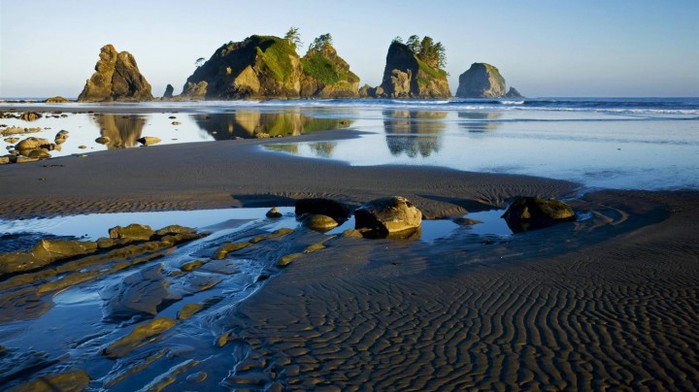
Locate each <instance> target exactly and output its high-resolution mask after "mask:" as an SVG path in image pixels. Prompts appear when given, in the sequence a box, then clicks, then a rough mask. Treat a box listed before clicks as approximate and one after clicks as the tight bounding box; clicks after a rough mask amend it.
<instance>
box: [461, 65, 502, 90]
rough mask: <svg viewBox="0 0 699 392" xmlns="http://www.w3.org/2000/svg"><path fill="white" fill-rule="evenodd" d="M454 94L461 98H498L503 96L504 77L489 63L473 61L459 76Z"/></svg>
mask: <svg viewBox="0 0 699 392" xmlns="http://www.w3.org/2000/svg"><path fill="white" fill-rule="evenodd" d="M456 96H457V97H461V98H498V97H503V96H505V78H503V77H502V75H500V71H498V69H497V68H495V67H493V66H492V65H490V64H486V63H473V64H471V68H469V69H468V71H466V72H464V73H462V74H461V75H460V76H459V88H458V89H457V90H456Z"/></svg>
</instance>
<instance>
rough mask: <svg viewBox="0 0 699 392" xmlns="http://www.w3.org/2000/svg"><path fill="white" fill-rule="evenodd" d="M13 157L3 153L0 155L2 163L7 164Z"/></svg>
mask: <svg viewBox="0 0 699 392" xmlns="http://www.w3.org/2000/svg"><path fill="white" fill-rule="evenodd" d="M11 162H12V160H11V157H10V156H8V155H3V156H0V165H7V164H8V163H11Z"/></svg>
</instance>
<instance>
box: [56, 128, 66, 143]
mask: <svg viewBox="0 0 699 392" xmlns="http://www.w3.org/2000/svg"><path fill="white" fill-rule="evenodd" d="M66 140H68V131H66V130H61V131H59V132H58V133H57V134H56V137H55V138H54V140H53V141H54V143H56V144H63V143H65V141H66Z"/></svg>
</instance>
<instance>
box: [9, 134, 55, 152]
mask: <svg viewBox="0 0 699 392" xmlns="http://www.w3.org/2000/svg"><path fill="white" fill-rule="evenodd" d="M50 146H51V142H50V141H49V139H44V138H38V137H33V136H30V137H28V138H26V139H24V140H22V141H21V142H19V143H17V145H16V146H15V149H17V150H18V151H20V152H21V151H26V152H29V151H31V150H37V149H41V148H44V149H47V150H48V149H50V148H51V147H50ZM22 155H27V154H25V153H22Z"/></svg>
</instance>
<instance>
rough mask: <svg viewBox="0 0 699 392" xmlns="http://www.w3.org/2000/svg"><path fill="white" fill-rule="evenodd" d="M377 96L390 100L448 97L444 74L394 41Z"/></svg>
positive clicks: (406, 47)
mask: <svg viewBox="0 0 699 392" xmlns="http://www.w3.org/2000/svg"><path fill="white" fill-rule="evenodd" d="M376 90H377V91H376V92H375V94H376V96H379V97H389V98H447V97H450V96H451V91H450V90H449V82H447V73H446V72H445V71H444V70H441V69H436V68H432V67H430V66H429V65H427V64H425V63H424V62H422V61H420V59H418V58H417V56H416V55H415V53H413V51H412V50H410V48H409V47H408V46H407V45H404V44H402V43H400V42H395V41H394V42H393V43H391V46H390V47H389V48H388V54H387V55H386V68H385V69H384V73H383V81H382V83H381V86H380V87H379V88H377V89H376Z"/></svg>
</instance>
